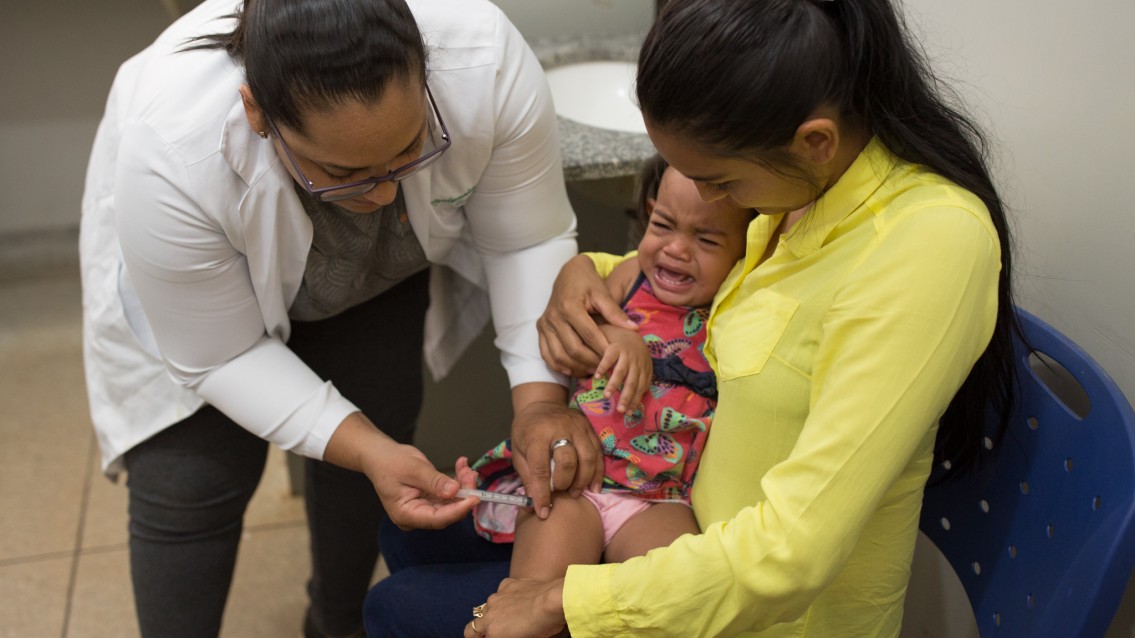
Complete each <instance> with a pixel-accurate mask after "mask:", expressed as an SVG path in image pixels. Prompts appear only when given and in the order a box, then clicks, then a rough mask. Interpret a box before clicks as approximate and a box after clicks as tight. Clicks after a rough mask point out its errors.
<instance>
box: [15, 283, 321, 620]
mask: <svg viewBox="0 0 1135 638" xmlns="http://www.w3.org/2000/svg"><path fill="white" fill-rule="evenodd" d="M81 357H82V344H81V335H80V290H79V283H78V275H77V273H76V272H75V270H74V269H72V268H66V269H58V270H56V271H53V272H50V273H41V274H40V275H37V276H34V277H23V278H20V279H9V280H4V279H3V278H2V277H0V440H2V441H4V445H3V446H2V447H0V638H17V637H18V638H26V637H42V636H60V637H62V638H80V637H83V638H86V637H91V638H96V637H114V638H125V637H129V636H137V635H138V629H137V626H136V623H135V620H134V608H133V601H132V593H131V586H130V574H129V563H128V558H127V549H126V543H127V532H126V489H125V487H123V485H122V484H121V482H120V483H119V484H117V485H115V484H112V483H110V482H109V481H107V480H106V479H105V478H104V477H103V476H102V474H101V472H100V471H99V467H98V464H99V462H98V449H97V445H96V443H95V439H94V435H93V433H92V430H91V426H90V419H89V416H88V413H87V402H86V394H85V390H84V386H83V374H82V358H81ZM306 546H307V529H306V526H305V525H304V513H303V504H302V501H301V500H300V499H299V498H297V497H295V496H292V495H291V493H290V491H289V489H288V477H287V471H286V464H285V459H284V455H283V453H282V452H280V451H279V450H275V449H273V451H272V453H271V457H270V459H269V466H268V470H267V472H266V474H265V477H264V480H263V481H262V482H261V485H260V488H259V490H258V491H257V493H256V495H255V496H254V497H253V499H252V504H251V506H250V510H249V512H248V515H247V516H246V520H245V534H244V542H243V544H242V546H241V553H240V557H239V559H238V563H237V568H236V575H235V578H234V582H233V589H232V594H231V595H230V597H229V605H228V608H227V611H226V616H225V624H224V629H223V631H222V636H225V637H229V638H237V637H239V638H246V637H248V638H253V637H258V636H266V637H267V636H272V637H273V638H275V637H278V636H296V635H298V634H299V629H300V622H301V619H302V616H303V612H304V608H305V605H306V597H305V595H304V582H305V580H306V578H307V575H308V569H309V568H308V564H307V559H306V556H307V550H306Z"/></svg>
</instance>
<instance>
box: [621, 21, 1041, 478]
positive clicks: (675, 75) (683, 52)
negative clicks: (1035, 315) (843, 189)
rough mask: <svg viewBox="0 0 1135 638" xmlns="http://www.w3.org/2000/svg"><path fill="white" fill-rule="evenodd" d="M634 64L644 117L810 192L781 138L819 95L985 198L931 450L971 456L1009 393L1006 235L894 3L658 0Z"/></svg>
mask: <svg viewBox="0 0 1135 638" xmlns="http://www.w3.org/2000/svg"><path fill="white" fill-rule="evenodd" d="M638 66H639V68H638V80H637V94H638V101H639V105H640V106H641V108H642V111H643V113H644V115H645V116H646V118H647V120H648V121H649V122H650V123H651V124H652V126H656V127H659V128H661V129H663V130H665V131H667V132H668V133H670V134H674V135H678V136H680V137H684V138H687V139H690V140H693V141H695V142H697V143H699V144H702V145H704V146H705V147H706V148H709V149H712V150H713V151H714V152H717V153H720V154H722V155H727V156H735V157H742V158H748V159H751V160H753V161H757V162H759V163H761V164H763V165H765V166H767V167H769V168H770V169H772V170H775V171H777V172H779V173H781V174H782V175H785V176H786V177H788V178H791V179H797V180H801V181H803V182H805V183H809V184H812V185H814V186H816V188H817V194H818V193H819V186H818V185H817V184H816V183H815V180H814V178H813V177H812V175H811V174H810V173H809V172H808V170H807V169H806V168H805V166H804V165H803V164H802V163H801V162H799V161H798V160H797V158H795V157H794V156H792V155H791V154H790V153H789V152H788V151H787V147H788V144H789V143H790V142H791V141H792V139H793V136H794V135H795V133H796V130H797V128H798V127H799V126H800V124H802V123H803V122H805V121H806V120H807V119H808V117H809V116H811V115H812V114H813V113H814V112H815V111H816V109H817V108H818V107H820V106H821V105H828V106H832V107H834V108H836V109H838V111H839V113H840V116H841V119H842V120H843V121H845V122H849V123H851V124H852V125H859V126H862V127H864V128H865V130H867V131H868V132H869V133H870V134H873V135H875V136H877V137H878V139H879V140H880V141H881V142H882V143H883V144H884V145H885V146H886V147H887V148H888V149H890V151H891V152H893V153H894V154H895V155H897V156H898V157H900V158H902V159H904V160H906V161H908V162H911V163H914V164H919V165H923V166H925V167H927V168H928V169H930V170H931V171H933V172H935V173H938V174H939V175H942V176H943V177H945V178H947V179H949V180H951V181H952V182H954V183H956V184H958V185H959V186H961V187H963V188H965V189H967V190H969V191H970V192H972V193H973V194H975V195H976V196H977V197H978V198H980V199H981V200H982V202H984V203H985V206H986V207H987V208H988V209H989V213H990V216H991V217H992V220H993V225H994V227H995V228H996V230H997V233H998V236H999V238H1000V243H1001V273H1000V281H999V283H998V311H997V319H996V325H995V327H994V331H993V337H992V340H991V342H990V343H989V345H988V347H987V348H986V350H985V351H984V353H983V354H982V355H981V357H980V358H979V359H978V361H977V363H976V365H975V366H974V367H973V369H972V370H971V372H970V374H969V376H968V377H967V378H966V380H965V382H964V383H963V384H962V386H961V389H960V390H959V391H958V392H957V394H956V395H955V397H954V399H953V401H952V402H951V403H950V405H949V407H948V409H947V410H946V412H945V414H944V415H943V416H942V418H941V421H940V427H939V433H938V441H937V446H936V450H935V461H936V462H938V463H943V462H944V461H947V460H948V461H949V463H948V464H946V465H948V466H949V468H950V470H949V472H947V474H948V475H950V476H955V475H957V474H959V473H960V472H961V471H962V470H964V469H966V468H969V467H972V466H973V465H974V464H975V463H976V462H977V461H979V459H980V455H981V448H982V444H983V441H984V437H985V434H984V431H983V427H982V424H983V422H984V421H985V420H986V418H987V415H988V414H990V413H992V414H993V415H994V418H996V419H997V420H998V421H999V424H1000V427H999V428H998V432H999V434H998V437H997V440H998V441H999V440H1000V437H1001V435H1003V434H1004V432H1005V429H1006V427H1007V423H1008V416H1009V412H1010V410H1011V409H1012V407H1013V403H1014V400H1015V394H1016V387H1015V385H1016V383H1015V377H1014V366H1013V361H1012V340H1013V336H1014V335H1015V334H1019V331H1020V329H1019V326H1018V324H1017V319H1016V314H1015V312H1014V305H1013V295H1012V289H1011V281H1012V259H1011V255H1012V253H1011V250H1010V249H1011V238H1010V232H1009V227H1008V222H1007V219H1006V211H1005V207H1004V205H1003V204H1002V201H1001V198H1000V196H999V195H998V193H997V189H996V188H995V187H994V185H993V180H992V178H991V177H990V172H989V168H988V165H987V161H988V144H987V142H986V140H985V137H984V136H983V134H982V132H981V130H980V129H979V128H978V127H977V126H976V125H975V124H974V123H973V122H972V121H971V120H970V119H969V118H968V117H966V116H965V115H964V114H963V113H962V112H961V110H960V108H959V107H958V106H957V105H958V104H960V101H959V100H958V98H957V96H956V95H955V94H954V93H953V92H951V91H950V90H949V89H948V87H946V86H944V85H943V84H942V83H941V82H940V81H939V80H938V79H937V78H936V77H935V76H934V75H933V73H932V72H931V69H930V67H929V64H928V63H927V61H926V56H925V53H924V52H923V51H922V49H921V47H920V46H919V44H918V43H917V41H916V40H915V39H914V38H913V37H912V36H911V34H910V33H909V31H908V29H907V27H906V24H905V23H904V21H903V18H902V16H901V15H900V14H899V13H898V11H896V10H895V8H894V7H893V6H892V4H891V3H890V2H889V1H888V0H759V1H758V0H671V1H670V2H669V3H668V4H667V6H666V7H665V9H664V10H663V11H662V13H661V14H660V16H659V19H658V20H657V21H656V22H655V24H654V26H653V27H652V28H651V30H650V32H649V34H648V35H647V37H646V41H645V42H644V44H643V46H642V50H641V53H640V57H639V65H638Z"/></svg>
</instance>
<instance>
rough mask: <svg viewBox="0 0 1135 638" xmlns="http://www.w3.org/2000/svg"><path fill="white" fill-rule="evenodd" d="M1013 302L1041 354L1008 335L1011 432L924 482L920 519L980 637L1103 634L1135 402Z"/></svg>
mask: <svg viewBox="0 0 1135 638" xmlns="http://www.w3.org/2000/svg"><path fill="white" fill-rule="evenodd" d="M1019 312H1020V320H1021V324H1022V327H1023V331H1024V335H1025V339H1026V340H1027V341H1028V343H1029V345H1031V346H1032V347H1033V348H1034V350H1035V352H1036V353H1040V355H1041V356H1039V357H1038V356H1037V354H1033V353H1030V352H1029V351H1027V349H1026V348H1025V347H1024V346H1023V345H1022V344H1020V343H1017V344H1016V348H1015V356H1016V359H1017V364H1018V365H1017V368H1018V381H1019V392H1020V401H1019V403H1018V407H1017V409H1016V410H1015V412H1014V414H1013V418H1012V420H1011V424H1010V428H1009V431H1008V432H1007V433H1006V435H1005V437H1004V439H1003V440H1002V442H1001V444H1000V446H999V447H997V449H996V450H994V449H993V448H994V445H993V440H992V439H991V438H986V440H985V444H986V445H985V447H986V451H985V453H986V454H987V455H988V456H987V457H986V458H984V459H983V461H984V463H983V464H982V466H983V469H982V470H981V471H979V472H976V473H975V474H974V475H973V476H969V477H963V478H960V479H957V480H955V481H952V482H948V483H942V484H937V485H935V484H933V483H932V484H931V486H930V487H928V488H927V489H926V497H925V502H924V504H923V509H922V518H921V522H920V528H921V529H922V531H923V533H925V534H926V535H927V536H928V537H929V538H930V539H931V540H932V541H933V542H934V544H935V545H937V547H938V549H939V550H941V552H942V553H943V555H944V556H945V557H946V559H947V560H948V561H949V563H950V565H951V566H952V567H953V569H954V571H955V572H956V573H957V575H958V578H959V579H960V580H961V583H962V586H963V587H964V588H965V591H966V594H967V596H968V597H969V600H970V604H971V605H972V607H973V611H974V615H975V617H976V619H977V626H978V629H979V631H980V632H981V636H982V637H983V638H988V637H991V636H1014V637H1016V636H1027V637H1029V638H1042V637H1048V636H1051V637H1059V638H1076V637H1086V636H1103V635H1104V634H1105V633H1106V632H1107V629H1108V625H1109V624H1110V623H1111V620H1112V618H1113V617H1114V616H1115V613H1116V610H1117V609H1118V607H1119V603H1120V600H1121V599H1122V598H1123V594H1124V590H1125V588H1126V585H1127V581H1128V577H1129V576H1130V575H1131V573H1132V568H1133V567H1135V413H1133V412H1132V409H1131V405H1130V404H1129V403H1128V402H1127V400H1126V399H1125V398H1124V396H1123V394H1122V392H1120V390H1119V388H1118V387H1116V385H1115V383H1114V382H1113V381H1112V380H1111V378H1110V377H1108V375H1107V374H1106V373H1105V372H1104V371H1103V370H1102V369H1101V368H1100V367H1099V365H1098V364H1097V363H1096V362H1095V361H1093V360H1092V359H1091V358H1090V357H1089V356H1088V355H1087V354H1085V353H1084V352H1083V351H1082V350H1080V348H1078V347H1077V346H1076V345H1075V344H1074V343H1072V342H1071V341H1069V340H1068V338H1067V337H1065V336H1064V335H1062V334H1060V333H1059V332H1057V331H1056V330H1055V329H1053V328H1052V327H1051V326H1049V325H1048V324H1046V323H1044V322H1043V321H1041V320H1040V319H1038V318H1036V317H1035V316H1033V315H1031V314H1028V313H1026V312H1024V311H1019ZM1053 362H1056V363H1057V364H1059V365H1053ZM1060 367H1063V369H1064V370H1066V371H1067V373H1064V372H1062V371H1061V370H1060ZM1070 379H1074V381H1070ZM1077 384H1078V386H1077ZM1081 388H1082V389H1081ZM988 436H989V437H992V436H993V427H992V425H991V426H990V428H989V430H988Z"/></svg>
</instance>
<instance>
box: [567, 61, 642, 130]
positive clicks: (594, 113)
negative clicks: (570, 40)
mask: <svg viewBox="0 0 1135 638" xmlns="http://www.w3.org/2000/svg"><path fill="white" fill-rule="evenodd" d="M636 70H637V69H636V65H635V63H634V62H579V63H576V64H567V65H564V66H558V67H554V68H552V69H549V70H548V71H547V73H546V75H547V76H548V85H549V86H551V88H552V100H553V101H554V102H555V105H556V113H558V114H559V115H561V116H563V117H566V118H568V119H569V120H574V121H576V122H579V123H581V124H587V125H588V126H594V127H597V128H602V129H608V130H612V131H625V132H628V133H646V126H645V125H644V124H643V122H642V113H641V112H640V111H639V110H638V106H637V105H636V104H635V103H634V99H633V96H634V79H635V71H636Z"/></svg>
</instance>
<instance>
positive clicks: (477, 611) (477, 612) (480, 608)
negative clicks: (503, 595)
mask: <svg viewBox="0 0 1135 638" xmlns="http://www.w3.org/2000/svg"><path fill="white" fill-rule="evenodd" d="M486 604H488V603H481V604H480V605H477V606H476V607H474V608H473V617H474V618H480V617H482V616H484V615H485V605H486Z"/></svg>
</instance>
